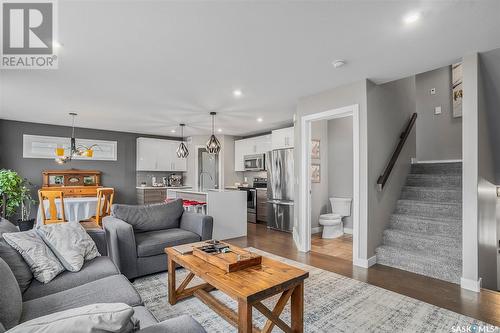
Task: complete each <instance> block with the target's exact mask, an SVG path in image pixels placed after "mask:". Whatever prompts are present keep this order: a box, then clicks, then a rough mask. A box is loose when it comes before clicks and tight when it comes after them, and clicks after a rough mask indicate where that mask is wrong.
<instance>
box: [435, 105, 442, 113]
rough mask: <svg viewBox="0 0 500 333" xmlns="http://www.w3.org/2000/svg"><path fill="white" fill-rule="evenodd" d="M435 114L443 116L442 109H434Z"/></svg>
mask: <svg viewBox="0 0 500 333" xmlns="http://www.w3.org/2000/svg"><path fill="white" fill-rule="evenodd" d="M434 114H441V107H440V106H436V107H435V108H434Z"/></svg>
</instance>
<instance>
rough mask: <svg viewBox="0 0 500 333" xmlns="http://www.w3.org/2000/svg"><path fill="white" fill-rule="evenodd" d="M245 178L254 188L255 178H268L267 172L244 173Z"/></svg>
mask: <svg viewBox="0 0 500 333" xmlns="http://www.w3.org/2000/svg"><path fill="white" fill-rule="evenodd" d="M243 177H247V181H248V184H250V186H252V185H253V179H254V178H256V177H259V178H267V172H266V171H244V172H243Z"/></svg>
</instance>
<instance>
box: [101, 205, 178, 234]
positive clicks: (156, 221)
mask: <svg viewBox="0 0 500 333" xmlns="http://www.w3.org/2000/svg"><path fill="white" fill-rule="evenodd" d="M182 213H184V208H183V207H182V199H178V200H175V201H172V202H168V203H164V204H154V205H145V206H134V205H120V204H114V205H113V206H112V207H111V215H113V216H114V217H116V218H118V219H120V220H123V221H125V222H127V223H128V224H131V225H132V227H133V228H134V231H135V232H144V231H154V230H164V229H171V228H179V224H180V218H181V216H182Z"/></svg>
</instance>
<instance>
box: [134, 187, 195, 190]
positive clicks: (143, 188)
mask: <svg viewBox="0 0 500 333" xmlns="http://www.w3.org/2000/svg"><path fill="white" fill-rule="evenodd" d="M135 188H136V189H140V190H169V189H176V188H180V189H182V188H191V186H136V187H135Z"/></svg>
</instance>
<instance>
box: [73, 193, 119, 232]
mask: <svg viewBox="0 0 500 333" xmlns="http://www.w3.org/2000/svg"><path fill="white" fill-rule="evenodd" d="M114 196H115V189H114V188H109V187H103V188H98V189H97V209H96V214H95V216H92V217H91V218H89V219H88V220H85V221H81V222H80V224H81V225H83V227H84V228H85V229H93V228H102V219H103V218H104V217H106V216H109V215H111V205H112V204H113V198H114Z"/></svg>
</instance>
